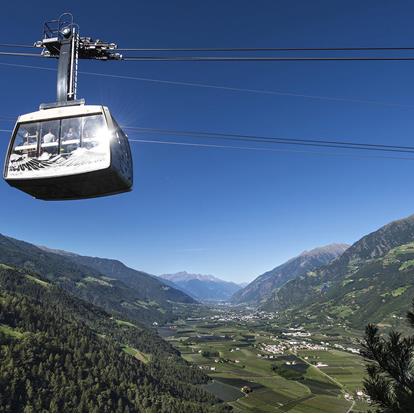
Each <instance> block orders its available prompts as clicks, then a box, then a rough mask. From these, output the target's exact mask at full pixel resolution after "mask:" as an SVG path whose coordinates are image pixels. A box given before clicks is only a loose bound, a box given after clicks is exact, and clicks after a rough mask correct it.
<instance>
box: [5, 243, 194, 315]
mask: <svg viewBox="0 0 414 414" xmlns="http://www.w3.org/2000/svg"><path fill="white" fill-rule="evenodd" d="M88 259H90V260H88ZM0 263H4V264H9V265H12V266H17V267H22V268H25V269H28V270H29V271H32V272H36V273H39V274H41V275H42V276H43V277H46V278H47V279H49V280H51V281H55V282H56V284H57V285H58V286H60V287H61V288H63V289H65V290H67V291H68V292H71V293H72V294H74V295H76V296H77V297H79V298H82V299H85V300H87V301H88V302H90V303H93V304H96V305H99V306H101V307H103V308H104V309H106V310H107V311H109V312H112V313H116V314H118V315H120V316H121V317H126V318H129V319H131V320H134V321H144V322H148V323H152V322H153V321H155V320H157V321H164V320H168V319H169V318H171V316H172V314H171V309H172V303H173V302H186V303H189V302H190V303H191V302H194V299H193V298H191V297H189V296H188V295H186V294H185V293H183V292H181V291H179V290H177V289H174V288H172V287H170V286H167V285H165V284H164V283H162V282H161V281H160V280H159V279H158V278H156V277H155V276H150V275H147V274H145V273H141V272H137V271H134V270H133V269H129V268H127V267H126V266H124V265H122V263H120V262H117V261H115V260H114V261H111V260H106V259H95V258H87V257H82V256H77V255H75V254H72V253H69V254H68V253H65V252H56V251H51V250H48V249H45V248H39V247H37V246H35V245H33V244H30V243H26V242H24V241H20V240H16V239H13V238H11V237H6V236H2V235H0ZM98 263H99V264H100V266H101V268H99V266H98ZM92 264H94V266H92ZM104 270H105V272H107V273H105V272H104ZM134 278H135V279H134ZM128 280H130V282H128Z"/></svg>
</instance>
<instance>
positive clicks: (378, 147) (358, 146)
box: [123, 126, 414, 153]
mask: <svg viewBox="0 0 414 414" xmlns="http://www.w3.org/2000/svg"><path fill="white" fill-rule="evenodd" d="M123 128H124V129H131V130H133V131H137V132H143V133H150V134H166V135H183V136H191V137H198V138H212V139H225V140H234V141H244V142H260V143H268V144H269V143H270V144H279V145H280V144H282V145H300V146H311V147H325V148H344V149H355V150H362V151H384V152H401V153H414V147H410V146H397V145H383V144H369V143H358V142H349V141H326V140H312V139H309V140H308V139H295V138H279V137H265V136H259V135H242V134H227V133H216V132H205V131H181V130H171V129H156V128H140V127H128V126H123Z"/></svg>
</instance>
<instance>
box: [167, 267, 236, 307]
mask: <svg viewBox="0 0 414 414" xmlns="http://www.w3.org/2000/svg"><path fill="white" fill-rule="evenodd" d="M160 278H161V279H163V280H165V281H168V282H169V283H172V284H173V285H172V286H176V287H178V288H179V289H181V290H182V291H183V292H185V293H187V294H188V295H190V296H191V297H193V298H194V299H196V300H199V301H204V302H217V301H227V300H229V299H230V297H231V296H232V295H233V294H234V293H235V292H237V291H238V290H240V289H241V286H240V285H237V284H236V283H233V282H226V281H225V280H222V279H219V278H217V277H215V276H212V275H201V274H194V273H187V272H184V271H183V272H178V273H174V274H164V275H160Z"/></svg>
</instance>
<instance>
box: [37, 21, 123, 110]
mask: <svg viewBox="0 0 414 414" xmlns="http://www.w3.org/2000/svg"><path fill="white" fill-rule="evenodd" d="M35 46H37V47H41V48H42V49H43V50H42V55H43V56H45V57H51V58H57V59H59V62H58V74H57V88H56V89H57V101H56V102H55V103H51V104H42V105H40V109H48V108H55V107H57V106H67V105H80V104H83V103H85V101H84V100H77V99H76V88H77V71H78V59H96V60H120V59H122V55H121V54H119V53H117V52H115V50H116V49H117V45H116V44H115V43H107V42H103V41H101V40H93V39H92V38H91V37H80V36H79V26H78V25H77V24H76V23H75V22H74V19H73V15H72V14H71V13H63V14H62V15H60V17H59V19H55V20H50V21H48V22H45V23H44V25H43V39H42V40H40V41H38V42H36V43H35Z"/></svg>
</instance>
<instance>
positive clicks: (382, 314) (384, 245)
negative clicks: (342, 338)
mask: <svg viewBox="0 0 414 414" xmlns="http://www.w3.org/2000/svg"><path fill="white" fill-rule="evenodd" d="M413 297H414V215H412V216H409V217H407V218H404V219H401V220H397V221H393V222H391V223H389V224H387V225H385V226H383V227H381V228H380V229H378V230H377V231H374V232H372V233H370V234H368V235H366V236H364V237H362V238H361V239H360V240H358V241H357V242H356V243H354V244H353V245H352V246H350V247H349V248H348V249H346V250H345V251H344V253H343V254H342V255H340V256H339V257H337V258H336V259H335V260H333V261H332V262H331V263H329V264H327V265H325V266H322V267H320V268H318V269H316V270H311V271H308V272H305V273H303V274H301V275H299V276H298V277H296V278H295V279H293V280H291V281H289V282H287V283H285V284H284V285H283V286H281V287H280V288H279V289H275V290H273V291H272V294H271V295H270V297H268V298H267V299H266V300H265V301H264V303H262V304H261V307H262V309H265V310H271V311H277V312H281V313H282V314H283V315H285V316H286V317H288V318H289V319H291V320H292V319H296V320H301V321H303V320H308V321H314V322H327V321H336V322H337V323H343V324H346V325H349V326H351V327H355V328H360V329H362V328H364V326H365V325H366V324H367V323H368V322H373V323H380V324H382V325H384V326H391V325H392V324H394V325H395V322H398V320H400V319H403V317H404V316H405V313H406V311H407V309H408V308H409V307H410V304H411V301H412V299H413Z"/></svg>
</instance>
